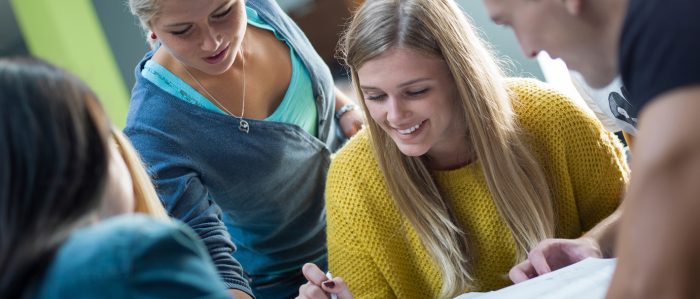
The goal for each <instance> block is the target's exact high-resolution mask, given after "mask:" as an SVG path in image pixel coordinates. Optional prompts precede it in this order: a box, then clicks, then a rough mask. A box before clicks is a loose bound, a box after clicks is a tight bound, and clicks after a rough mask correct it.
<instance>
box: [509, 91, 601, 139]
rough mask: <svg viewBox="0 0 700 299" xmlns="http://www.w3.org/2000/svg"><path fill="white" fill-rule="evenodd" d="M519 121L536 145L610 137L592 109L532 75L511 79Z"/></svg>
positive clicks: (515, 109) (514, 106)
mask: <svg viewBox="0 0 700 299" xmlns="http://www.w3.org/2000/svg"><path fill="white" fill-rule="evenodd" d="M509 86H510V89H511V91H512V95H513V97H514V99H513V108H514V111H515V114H516V117H517V120H518V123H519V125H520V127H521V129H522V130H523V131H524V133H525V134H526V135H527V136H528V138H529V139H530V141H531V145H532V146H534V147H535V148H543V147H544V148H553V147H554V148H569V147H575V146H577V145H581V144H590V143H596V142H600V141H601V140H603V139H604V138H609V136H607V135H609V133H607V132H606V131H605V129H604V128H603V125H602V124H601V123H600V121H599V120H598V119H596V118H595V116H594V115H593V113H592V112H591V111H589V110H586V109H585V108H584V107H582V106H581V105H579V104H577V103H575V102H574V101H573V100H571V99H569V98H568V97H566V96H565V95H564V94H562V93H560V92H558V91H556V90H555V89H553V88H551V87H549V86H548V85H547V84H545V83H542V82H539V81H537V80H533V79H513V80H510V82H509Z"/></svg>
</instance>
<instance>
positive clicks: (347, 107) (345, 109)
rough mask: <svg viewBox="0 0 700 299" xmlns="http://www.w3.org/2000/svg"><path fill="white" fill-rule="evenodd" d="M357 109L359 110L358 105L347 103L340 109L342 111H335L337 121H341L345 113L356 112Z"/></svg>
mask: <svg viewBox="0 0 700 299" xmlns="http://www.w3.org/2000/svg"><path fill="white" fill-rule="evenodd" d="M355 109H357V105H355V104H354V103H347V104H345V105H343V106H342V107H340V109H338V110H337V111H335V119H337V120H340V118H341V117H343V115H344V114H345V113H347V112H348V111H352V110H355Z"/></svg>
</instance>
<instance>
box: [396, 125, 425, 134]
mask: <svg viewBox="0 0 700 299" xmlns="http://www.w3.org/2000/svg"><path fill="white" fill-rule="evenodd" d="M422 124H423V123H422V122H421V123H419V124H417V125H415V126H413V127H410V128H408V129H405V130H397V131H399V134H401V135H408V134H411V133H413V132H415V131H416V130H418V128H420V125H422Z"/></svg>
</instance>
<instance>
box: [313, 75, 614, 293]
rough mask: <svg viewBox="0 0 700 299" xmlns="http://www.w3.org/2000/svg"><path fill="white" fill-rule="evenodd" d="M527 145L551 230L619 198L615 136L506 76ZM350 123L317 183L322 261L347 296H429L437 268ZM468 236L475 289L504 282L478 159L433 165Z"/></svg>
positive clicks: (569, 229)
mask: <svg viewBox="0 0 700 299" xmlns="http://www.w3.org/2000/svg"><path fill="white" fill-rule="evenodd" d="M510 86H511V89H512V90H513V91H514V92H515V94H517V95H518V97H519V101H516V102H515V103H516V104H514V110H515V112H516V114H517V115H518V118H519V121H520V123H521V125H522V127H523V129H524V130H525V131H526V132H527V133H528V134H529V135H530V137H531V138H530V140H529V144H530V145H531V149H532V150H533V152H534V154H535V155H536V156H537V158H539V160H540V161H541V163H542V165H543V168H544V169H545V173H546V175H547V178H548V181H549V183H550V186H551V188H552V190H553V195H554V200H555V201H556V208H557V213H558V223H557V237H561V238H576V237H578V236H580V235H581V234H582V233H583V232H585V231H587V230H588V229H590V228H592V227H593V226H594V225H595V224H596V223H598V222H599V221H600V220H602V219H603V218H605V217H607V216H608V215H610V214H611V213H612V212H613V211H614V210H615V208H616V207H617V206H618V204H619V198H620V196H621V192H622V189H623V188H624V186H625V184H626V182H627V179H628V168H627V165H626V164H625V161H624V159H623V154H622V151H621V147H620V144H619V142H618V141H617V139H616V138H615V137H614V136H613V135H612V134H610V133H607V132H605V131H604V129H603V128H602V126H601V124H600V123H599V122H598V121H597V120H595V119H594V118H593V117H592V116H591V115H589V114H587V113H586V112H584V111H583V110H582V109H580V108H579V107H577V106H576V105H575V104H573V103H572V102H571V101H569V100H568V99H566V98H565V97H564V96H562V95H561V94H558V93H556V92H554V91H553V90H550V89H547V87H545V86H544V85H543V84H541V83H538V82H537V81H534V80H527V79H517V80H512V81H511V82H510ZM370 142H371V141H370V139H369V136H368V135H367V132H364V131H363V132H360V133H359V134H357V136H356V137H354V138H353V139H352V140H350V141H349V142H348V144H347V145H346V146H345V147H344V148H343V149H341V150H340V151H339V152H338V154H337V155H336V157H335V158H334V160H333V162H332V164H331V168H330V172H329V174H328V182H327V189H326V201H327V203H326V204H327V209H328V215H327V217H328V218H327V219H328V252H329V268H330V271H331V272H332V273H333V274H334V275H336V276H342V277H343V278H344V279H345V280H346V281H347V283H348V285H349V286H350V290H351V291H352V292H353V294H354V295H355V296H356V298H436V297H438V295H439V293H440V287H441V285H442V282H441V274H440V273H439V271H438V269H437V267H436V265H435V263H434V262H433V260H432V259H431V257H430V256H429V255H428V253H427V250H426V249H425V248H424V247H423V245H422V243H421V242H420V240H419V238H418V235H417V234H416V232H415V230H414V229H413V227H412V226H411V224H410V223H409V222H408V220H406V218H405V217H403V216H402V215H401V214H400V212H399V211H398V209H397V208H396V206H395V205H394V202H393V200H392V198H391V197H390V195H389V191H388V189H387V186H386V184H385V181H384V177H383V175H382V173H381V171H380V169H379V166H378V164H377V161H376V159H375V157H374V155H373V152H372V149H371V144H370ZM434 177H435V179H436V182H437V185H438V186H440V187H441V188H443V191H444V192H443V193H444V194H446V195H447V196H448V198H449V199H450V200H451V201H452V204H453V206H454V208H455V209H456V215H457V217H458V218H459V221H461V225H462V227H463V229H465V231H466V233H467V234H469V235H470V236H471V238H472V241H473V242H474V243H472V245H471V246H472V247H471V248H474V250H477V251H478V252H477V254H476V256H478V257H479V258H478V260H476V261H475V263H474V264H473V269H474V272H473V273H474V274H475V277H476V282H477V284H479V286H480V287H479V288H478V289H473V290H464V291H488V290H494V289H498V288H502V287H504V286H506V285H508V284H510V281H509V280H508V277H507V273H508V270H509V269H510V268H511V267H512V266H513V265H514V264H515V262H516V261H515V241H514V239H513V237H512V236H511V234H510V230H509V229H508V227H507V226H506V224H505V223H504V222H503V220H502V219H501V218H500V216H499V214H498V212H497V210H496V207H495V205H494V203H493V201H492V199H491V195H490V193H489V191H488V187H487V186H486V182H485V179H484V175H483V171H482V169H481V166H480V164H479V162H478V161H477V162H475V163H472V164H470V165H467V166H465V167H462V168H460V169H457V170H452V171H437V172H434Z"/></svg>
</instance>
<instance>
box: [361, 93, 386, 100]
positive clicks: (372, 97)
mask: <svg viewBox="0 0 700 299" xmlns="http://www.w3.org/2000/svg"><path fill="white" fill-rule="evenodd" d="M385 96H386V95H385V94H376V95H374V94H373V95H365V100H367V101H379V100H382V99H384V97H385Z"/></svg>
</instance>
